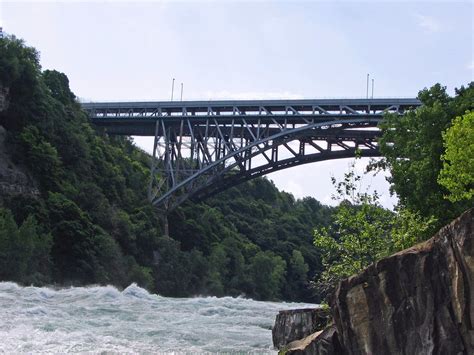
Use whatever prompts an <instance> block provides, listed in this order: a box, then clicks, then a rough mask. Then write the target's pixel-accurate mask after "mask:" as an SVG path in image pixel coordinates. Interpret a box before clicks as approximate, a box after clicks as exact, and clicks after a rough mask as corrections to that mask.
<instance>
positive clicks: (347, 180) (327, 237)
mask: <svg viewBox="0 0 474 355" xmlns="http://www.w3.org/2000/svg"><path fill="white" fill-rule="evenodd" d="M332 182H333V185H334V186H335V188H336V191H337V195H336V196H335V197H334V198H335V199H338V200H342V202H341V203H340V204H339V206H338V207H337V209H336V212H335V214H334V215H333V218H334V222H333V224H332V225H331V226H330V227H329V228H325V227H321V228H317V229H315V230H314V245H315V246H316V247H317V248H318V249H319V250H321V255H322V264H323V271H322V273H321V275H320V276H319V277H318V278H317V282H316V286H317V287H318V289H319V291H320V292H321V293H322V294H323V295H326V296H328V295H329V294H330V293H331V292H332V291H333V289H334V287H335V286H336V284H337V283H338V282H339V281H340V280H342V279H344V278H347V277H349V276H351V275H354V274H357V273H359V272H360V271H362V270H363V269H365V268H367V267H368V266H369V265H370V264H372V263H374V262H376V261H377V260H379V259H381V258H383V257H386V256H388V255H390V254H392V253H394V252H396V251H399V250H402V249H405V248H408V247H410V246H412V245H414V244H415V243H417V242H420V241H422V240H424V239H426V237H428V233H429V231H430V230H431V227H432V225H433V224H434V222H435V220H434V219H433V218H430V219H424V218H422V217H420V216H419V214H417V213H413V212H411V211H409V210H407V209H402V210H399V211H398V212H397V213H394V212H392V211H389V210H387V209H385V208H383V207H382V206H381V205H380V204H379V202H378V195H377V193H376V192H374V193H373V194H368V193H367V192H361V187H360V182H361V176H359V175H357V174H356V173H355V170H354V163H353V164H352V166H351V168H350V170H349V172H347V173H346V174H345V176H344V179H343V181H341V182H337V181H336V180H335V179H333V180H332Z"/></svg>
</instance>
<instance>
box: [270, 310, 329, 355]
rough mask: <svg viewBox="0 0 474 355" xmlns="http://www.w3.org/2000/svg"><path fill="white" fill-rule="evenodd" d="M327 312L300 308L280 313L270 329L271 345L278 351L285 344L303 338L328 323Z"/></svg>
mask: <svg viewBox="0 0 474 355" xmlns="http://www.w3.org/2000/svg"><path fill="white" fill-rule="evenodd" d="M328 319H329V310H325V309H322V308H302V309H293V310H285V311H280V312H279V313H278V315H277V316H276V319H275V325H274V326H273V329H272V336H273V345H274V346H275V347H276V348H278V349H280V348H282V347H283V346H285V345H286V344H288V343H290V342H292V341H294V340H299V339H302V338H305V337H306V336H308V335H310V334H312V333H314V332H315V331H317V330H321V329H323V328H324V327H325V326H326V324H327V323H328Z"/></svg>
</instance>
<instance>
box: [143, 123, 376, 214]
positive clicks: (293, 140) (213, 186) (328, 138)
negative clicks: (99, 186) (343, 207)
mask: <svg viewBox="0 0 474 355" xmlns="http://www.w3.org/2000/svg"><path fill="white" fill-rule="evenodd" d="M181 122H182V123H181V124H180V125H175V124H169V123H167V122H166V121H165V120H163V119H161V120H157V121H156V123H155V141H154V149H153V163H152V180H151V184H150V189H149V198H150V200H151V201H152V204H153V205H155V206H157V207H159V208H162V209H163V210H165V211H167V212H168V211H170V210H173V209H174V208H176V207H177V206H179V205H180V204H182V203H183V202H184V201H186V200H187V199H189V198H195V199H202V198H205V197H207V196H210V195H212V194H214V193H217V192H219V191H222V190H224V189H226V188H228V187H230V186H234V185H236V184H238V183H241V182H243V181H246V180H249V179H252V178H255V177H257V176H261V175H264V174H268V173H270V172H273V171H277V170H281V169H285V168H288V167H292V166H296V165H301V164H306V163H310V162H315V161H322V160H328V159H338V158H347V157H352V156H354V155H355V154H356V152H359V154H361V155H363V156H379V155H380V154H379V151H378V146H377V143H376V139H377V137H378V135H379V131H378V130H374V129H372V130H370V129H369V130H368V129H367V128H373V127H375V126H376V125H377V123H378V122H379V119H378V118H367V117H365V118H358V119H346V120H329V121H326V122H309V123H308V124H304V125H301V124H300V125H296V124H293V125H288V124H280V123H278V122H274V123H268V122H265V121H262V120H261V121H257V122H256V123H248V122H247V121H246V120H245V119H243V120H242V119H239V120H233V121H231V123H228V124H220V123H219V122H218V121H217V120H216V119H215V118H212V119H208V120H206V121H205V122H202V123H201V124H199V125H193V123H192V121H191V120H183V121H181ZM361 128H362V129H361Z"/></svg>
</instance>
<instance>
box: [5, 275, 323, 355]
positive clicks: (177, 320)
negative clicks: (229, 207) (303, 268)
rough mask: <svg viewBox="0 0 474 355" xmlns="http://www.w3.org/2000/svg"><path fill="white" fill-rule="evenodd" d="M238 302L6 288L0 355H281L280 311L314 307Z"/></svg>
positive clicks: (104, 289) (105, 289)
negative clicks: (276, 327)
mask: <svg viewBox="0 0 474 355" xmlns="http://www.w3.org/2000/svg"><path fill="white" fill-rule="evenodd" d="M311 306H313V307H314V306H315V305H308V304H298V303H277V302H259V301H254V300H251V299H245V298H233V297H222V298H217V297H195V298H169V297H162V296H159V295H154V294H150V293H148V292H147V291H146V290H144V289H142V288H140V287H138V286H137V285H135V284H132V285H130V286H129V287H127V288H126V289H124V290H123V291H120V290H118V289H116V288H115V287H112V286H92V287H71V288H63V289H57V290H56V289H51V288H47V287H22V286H18V285H17V284H15V283H12V282H0V352H4V353H18V352H32V353H39V352H47V353H64V352H94V353H103V352H106V353H109V352H120V353H124V352H126V353H144V352H146V353H149V352H154V353H156V352H175V353H176V352H179V353H180V352H183V353H203V352H249V353H258V352H261V353H266V352H268V353H270V352H274V350H273V346H272V341H271V327H272V325H273V322H274V320H275V316H276V314H277V313H278V311H279V310H282V309H291V308H300V307H311Z"/></svg>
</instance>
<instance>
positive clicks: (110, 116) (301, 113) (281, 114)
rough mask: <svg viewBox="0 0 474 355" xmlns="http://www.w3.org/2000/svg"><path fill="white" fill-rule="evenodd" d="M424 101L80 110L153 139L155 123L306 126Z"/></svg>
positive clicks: (111, 128) (98, 105)
mask: <svg viewBox="0 0 474 355" xmlns="http://www.w3.org/2000/svg"><path fill="white" fill-rule="evenodd" d="M420 104H421V103H420V101H419V100H417V99H413V98H400V99H383V98H382V99H309V100H308V99H305V100H222V101H164V102H89V103H83V104H82V107H83V108H84V109H85V110H86V111H87V112H88V114H89V116H90V118H91V119H92V121H93V122H94V124H96V125H97V126H102V127H106V128H107V131H108V132H109V133H111V134H124V135H149V136H153V135H154V122H156V120H160V119H164V120H165V121H166V123H167V125H173V124H176V125H177V124H180V122H181V121H182V120H183V119H186V120H189V121H190V122H192V124H197V125H199V124H206V123H207V122H208V120H209V119H213V120H214V119H215V120H217V122H218V124H235V120H239V121H242V122H244V123H245V124H257V123H258V124H262V123H268V124H282V123H285V124H288V123H289V124H308V123H310V121H311V122H312V123H314V122H324V121H328V120H334V119H350V118H364V117H367V118H381V117H382V114H383V113H384V112H386V111H388V112H397V113H402V112H404V111H405V110H407V109H410V108H416V107H418V106H419V105H420Z"/></svg>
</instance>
